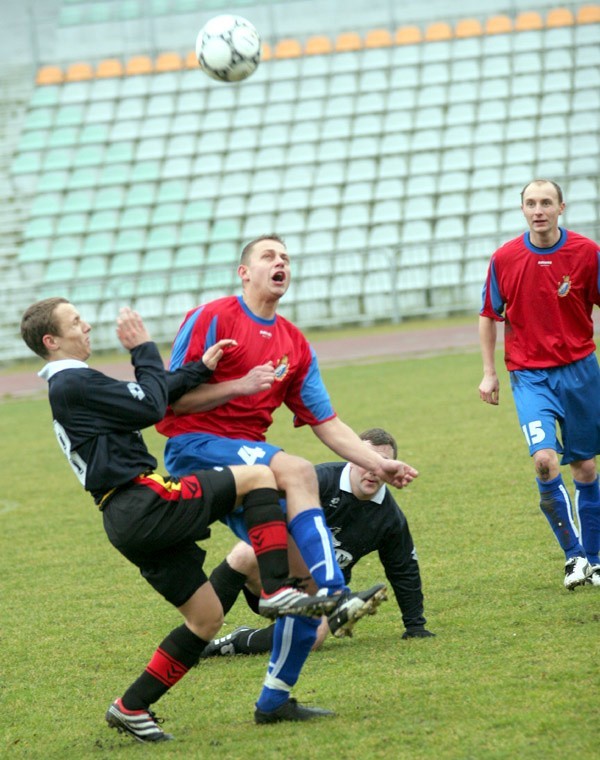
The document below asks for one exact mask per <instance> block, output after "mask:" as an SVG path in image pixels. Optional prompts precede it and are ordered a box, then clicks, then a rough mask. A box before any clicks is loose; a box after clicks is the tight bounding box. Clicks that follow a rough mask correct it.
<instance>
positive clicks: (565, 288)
mask: <svg viewBox="0 0 600 760" xmlns="http://www.w3.org/2000/svg"><path fill="white" fill-rule="evenodd" d="M570 290H571V278H570V277H569V275H568V274H566V275H565V276H564V277H563V280H562V282H561V283H560V284H559V286H558V297H559V298H564V297H565V296H566V295H568V294H569V292H570Z"/></svg>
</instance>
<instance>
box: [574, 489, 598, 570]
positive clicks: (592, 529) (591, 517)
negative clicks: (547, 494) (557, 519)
mask: <svg viewBox="0 0 600 760" xmlns="http://www.w3.org/2000/svg"><path fill="white" fill-rule="evenodd" d="M573 483H574V484H575V509H576V511H577V517H578V519H579V528H580V530H581V543H582V544H583V548H584V549H585V554H586V556H587V561H588V562H589V563H590V565H599V564H600V558H599V557H598V552H599V551H600V485H599V484H598V478H596V480H594V482H593V483H580V482H579V481H578V480H573Z"/></svg>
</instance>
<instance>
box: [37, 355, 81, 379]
mask: <svg viewBox="0 0 600 760" xmlns="http://www.w3.org/2000/svg"><path fill="white" fill-rule="evenodd" d="M87 367H88V365H87V364H86V363H85V362H82V361H79V359H57V360H56V361H54V362H48V364H46V366H45V367H42V369H41V370H40V371H39V372H38V377H41V378H42V380H46V381H48V380H50V378H51V377H53V376H54V375H56V373H57V372H62V371H63V369H87Z"/></svg>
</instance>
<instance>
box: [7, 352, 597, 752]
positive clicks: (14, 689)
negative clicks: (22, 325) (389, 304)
mask: <svg viewBox="0 0 600 760" xmlns="http://www.w3.org/2000/svg"><path fill="white" fill-rule="evenodd" d="M499 359H500V357H499ZM324 375H325V380H326V382H327V385H328V387H329V390H330V392H331V395H332V398H333V400H334V404H335V407H336V409H337V411H338V412H339V414H340V416H341V417H342V419H344V420H345V421H346V422H347V423H349V424H350V425H351V426H352V427H354V429H356V430H357V431H359V430H361V429H362V428H364V427H368V426H373V425H381V426H383V427H386V428H388V429H389V430H390V431H391V432H392V433H394V434H395V435H396V437H397V439H398V444H399V448H400V456H401V458H404V459H406V460H407V461H409V462H410V463H411V464H413V465H415V466H416V467H418V468H419V469H420V471H421V476H420V478H419V479H418V480H417V481H415V482H414V483H413V484H412V485H411V486H410V488H409V489H407V490H406V491H404V492H401V493H399V499H400V503H401V504H402V507H403V509H404V511H405V512H406V514H407V516H408V519H409V522H410V526H411V530H412V533H413V537H414V540H415V543H416V546H417V550H418V553H419V559H420V563H421V571H422V576H423V583H424V593H425V612H426V615H427V618H428V627H429V628H430V629H431V630H432V631H434V632H435V633H436V634H437V637H436V638H435V639H430V640H421V641H419V640H416V641H408V642H407V641H401V640H400V634H401V632H402V626H401V623H400V620H399V613H398V608H397V605H396V603H395V601H394V600H393V599H391V600H390V601H388V602H387V603H386V604H384V605H383V606H382V607H381V608H380V611H379V613H378V614H377V616H376V617H373V618H368V619H366V620H365V621H363V622H362V623H360V624H359V625H358V626H357V628H356V632H355V636H354V638H353V639H352V640H341V641H337V640H333V639H329V640H328V641H327V643H326V645H325V646H324V648H323V649H322V650H321V651H320V652H318V653H315V654H313V655H311V657H310V658H309V661H308V663H307V665H306V667H305V670H304V672H303V674H302V676H301V679H300V681H299V683H298V685H297V686H296V688H295V690H294V695H295V696H296V697H297V698H298V699H299V700H300V701H304V702H306V703H310V704H316V705H320V706H323V707H327V708H331V709H334V710H335V711H336V712H337V713H338V715H337V717H336V718H334V719H330V720H322V721H320V722H314V723H312V724H289V725H283V726H282V725H279V726H273V727H270V726H266V727H258V726H255V725H254V724H253V722H252V713H253V705H254V700H255V698H256V696H257V695H258V692H259V689H260V686H261V682H262V679H263V676H264V672H265V668H266V665H267V658H266V657H253V658H242V657H238V658H232V659H223V660H210V661H207V662H203V663H201V664H200V665H199V667H198V668H195V669H194V670H193V671H191V672H190V673H189V674H188V675H187V676H186V677H185V678H184V679H183V681H182V682H181V683H180V684H178V685H177V686H176V687H175V688H174V689H173V690H172V692H171V693H170V694H168V695H167V696H166V697H165V698H164V699H163V700H162V701H161V702H159V703H158V705H157V712H158V714H159V715H161V716H163V717H165V718H166V719H167V722H166V724H165V728H166V730H167V731H170V732H172V733H173V734H174V735H175V737H176V741H174V742H171V743H169V744H165V745H163V746H160V747H153V748H146V749H144V748H143V747H142V746H141V745H138V744H137V743H136V742H134V741H133V740H131V739H127V738H125V737H121V736H119V735H118V734H117V733H116V732H113V731H110V730H109V729H108V728H107V727H106V726H105V724H104V712H105V710H106V708H107V706H108V704H109V703H110V702H111V700H112V699H114V698H115V697H116V696H118V695H120V694H121V693H122V691H123V689H124V688H125V687H126V686H127V685H128V684H129V683H130V682H131V681H132V680H133V679H134V678H135V677H137V675H138V674H139V672H141V670H142V669H143V668H144V666H145V665H146V663H147V661H148V659H149V657H150V656H151V654H152V652H153V651H154V649H155V647H156V646H157V644H158V643H160V641H161V640H162V638H163V637H164V635H165V634H166V633H167V632H168V631H169V630H170V629H171V628H173V627H174V626H175V625H178V624H179V622H180V618H179V616H178V615H177V613H176V612H174V611H172V610H171V609H170V608H169V606H168V605H167V604H166V603H165V602H164V601H162V600H161V599H160V598H159V597H158V595H157V594H155V592H153V591H152V589H151V588H150V587H149V586H147V584H146V583H145V582H144V581H143V580H142V579H141V578H140V577H139V575H138V573H137V570H136V569H135V568H134V567H133V566H132V565H129V564H127V562H126V561H125V560H124V559H123V558H122V557H121V556H120V555H119V554H118V553H117V552H116V551H115V550H114V549H113V548H112V547H111V546H110V545H109V543H108V540H107V539H106V537H105V535H104V532H103V529H102V521H101V517H100V514H99V513H98V512H97V510H96V509H95V507H94V506H93V503H92V500H91V498H89V497H88V496H86V495H85V494H84V493H83V491H82V489H81V488H80V486H79V484H78V483H77V481H76V479H75V477H74V476H73V474H72V473H71V471H70V469H69V467H68V465H67V463H66V461H65V459H64V457H63V455H62V454H61V453H60V451H59V448H58V445H57V444H56V441H55V440H54V437H53V433H52V430H51V421H50V413H49V409H48V406H47V401H46V399H45V398H42V399H35V400H20V401H7V402H5V403H3V404H2V405H0V426H1V435H0V458H1V461H2V472H3V478H2V486H3V488H2V496H1V503H0V536H1V539H0V540H1V551H0V579H1V580H0V589H1V591H0V593H1V601H0V604H1V606H0V609H1V612H0V615H1V623H0V634H1V641H0V670H1V673H0V677H1V682H0V716H1V718H0V755H2V757H6V758H43V759H44V760H48V759H49V758H56V759H57V760H68V759H70V758H73V760H81V759H82V758H103V757H110V758H111V760H118V758H129V757H133V756H134V755H135V756H138V755H139V753H143V754H144V755H146V754H147V753H148V752H150V751H151V752H152V754H153V755H156V756H157V757H158V755H160V757H161V758H186V760H187V759H189V758H207V757H212V758H218V759H219V760H230V759H234V758H236V759H237V758H240V760H242V759H244V760H248V759H250V760H252V759H254V758H261V760H262V759H265V758H267V759H270V758H273V759H275V758H277V760H282V759H284V760H313V759H320V758H323V760H325V759H327V760H329V759H330V758H344V759H348V760H350V759H351V758H385V759H386V760H387V759H388V758H399V759H400V760H403V759H404V758H406V759H407V760H409V759H410V760H421V758H422V759H423V760H425V758H426V759H427V760H431V758H436V759H439V760H446V759H447V760H450V759H452V760H455V759H456V760H488V759H494V760H500V759H506V760H514V758H524V759H525V760H537V759H538V758H539V760H542V759H543V760H548V758H552V759H554V758H556V760H562V759H563V758H565V757H569V756H573V757H586V756H587V757H591V756H593V755H594V754H595V752H596V751H597V746H598V744H597V742H598V725H599V724H598V709H597V699H596V692H597V688H598V683H599V682H600V666H599V664H598V654H597V653H598V634H599V631H600V629H599V622H600V592H599V591H598V589H595V588H591V587H587V588H579V589H577V590H576V591H574V592H572V593H567V592H566V591H564V589H563V587H562V575H563V572H562V568H563V560H562V557H561V553H560V551H559V550H558V547H557V545H556V543H555V540H554V537H553V536H552V534H551V532H550V529H549V528H548V526H547V524H546V522H545V520H544V518H543V517H542V515H541V512H540V510H539V508H538V506H537V491H536V488H535V485H534V481H533V469H532V467H531V463H530V462H529V459H528V456H527V450H526V447H525V444H524V442H523V441H522V440H521V435H520V432H519V428H518V424H517V421H516V416H515V413H514V409H513V405H512V399H511V398H510V390H509V387H508V382H507V378H506V376H503V377H502V378H501V381H502V390H501V404H500V407H498V408H492V407H489V406H487V405H484V404H483V403H482V402H480V401H479V398H478V393H477V386H478V384H479V381H480V375H481V370H480V360H479V357H478V356H477V355H476V354H474V353H473V354H465V355H451V356H450V355H449V356H443V357H437V358H428V359H415V360H404V361H398V362H386V363H382V364H368V365H364V366H355V367H352V366H350V367H345V368H337V369H328V370H325V372H324ZM272 439H273V440H274V441H277V442H278V443H280V444H282V445H283V446H284V447H285V448H286V449H287V450H288V451H290V452H297V453H298V454H301V455H304V456H306V457H307V458H309V459H311V460H312V461H314V462H317V461H323V460H326V459H328V458H330V456H329V453H328V451H327V450H325V449H324V448H323V446H322V444H320V443H319V442H318V441H317V439H316V438H315V437H314V436H313V435H312V434H311V433H310V431H309V430H304V429H301V430H293V429H292V427H291V423H290V418H289V414H288V413H287V411H281V412H280V413H279V415H278V417H277V419H276V422H275V428H274V430H273V435H272ZM146 440H147V442H148V444H149V446H150V448H151V449H152V450H153V451H154V452H155V453H156V454H158V455H160V453H161V451H162V446H163V439H161V438H160V437H159V436H158V435H157V434H155V433H154V432H153V431H148V432H147V433H146ZM565 476H566V483H567V484H568V485H569V486H570V484H571V481H570V476H569V473H568V472H567V471H565ZM232 543H233V537H232V536H231V535H230V534H229V533H228V531H227V530H226V529H225V528H223V527H222V526H221V525H218V526H216V527H215V528H214V530H213V538H212V539H211V541H209V542H208V543H207V547H208V552H209V553H208V563H207V564H208V569H211V568H212V567H213V566H214V565H215V564H217V563H218V562H219V561H220V560H221V559H222V558H223V556H224V554H225V553H226V551H227V550H228V548H229V547H230V546H231V545H232ZM380 580H385V579H384V578H382V573H381V568H380V565H379V562H378V560H377V558H376V557H374V556H373V557H371V558H370V559H367V560H363V562H362V563H361V564H360V565H359V567H358V568H357V570H356V573H355V577H354V578H353V585H354V586H355V587H357V588H359V587H361V586H366V585H370V584H371V583H373V582H376V581H380ZM242 623H246V624H261V620H260V619H259V618H256V617H254V616H253V615H252V613H251V612H249V610H248V609H247V608H246V606H245V604H244V602H243V601H241V600H240V601H239V602H238V603H237V604H236V606H235V607H234V608H233V610H232V611H231V613H230V614H229V615H228V617H227V620H226V623H225V626H224V629H223V632H227V631H231V630H232V629H233V628H234V627H235V626H237V625H240V624H242Z"/></svg>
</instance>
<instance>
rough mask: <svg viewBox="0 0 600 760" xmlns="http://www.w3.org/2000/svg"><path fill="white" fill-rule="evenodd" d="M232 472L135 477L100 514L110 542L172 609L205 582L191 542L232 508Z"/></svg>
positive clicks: (198, 551)
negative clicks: (135, 566)
mask: <svg viewBox="0 0 600 760" xmlns="http://www.w3.org/2000/svg"><path fill="white" fill-rule="evenodd" d="M235 501H236V488H235V481H234V478H233V475H232V473H231V470H229V469H228V468H223V469H222V470H202V471H199V472H196V473H193V474H192V475H186V476H185V477H182V478H168V477H167V478H163V477H162V476H161V475H157V474H151V475H145V476H140V477H138V478H135V479H134V480H132V481H131V483H130V484H128V485H126V486H125V487H124V488H120V489H118V490H117V491H116V492H115V494H114V495H113V496H112V497H111V498H110V499H109V500H108V502H107V504H106V506H105V508H104V510H103V512H102V515H103V519H104V529H105V531H106V535H107V536H108V538H109V540H110V542H111V544H112V545H113V546H114V547H115V548H116V549H118V550H119V551H120V552H121V554H122V555H123V556H124V557H127V559H128V560H129V561H130V562H132V563H133V564H134V565H137V567H139V569H140V572H141V574H142V576H143V577H144V578H145V579H146V580H147V581H148V583H150V585H151V586H153V587H154V588H155V589H156V590H157V591H158V592H159V594H162V595H163V596H164V597H165V599H166V600H167V601H168V602H171V604H173V605H174V606H175V607H181V605H182V604H184V603H185V602H187V600H188V599H189V598H190V597H191V596H192V594H194V593H195V592H196V590H197V589H199V588H200V586H202V585H203V584H204V583H206V581H207V577H206V574H205V572H204V570H203V569H202V565H203V563H204V559H205V557H206V552H205V551H204V550H203V549H201V548H200V547H199V546H198V545H197V544H196V541H200V540H203V539H206V538H208V537H209V536H210V529H209V527H208V526H209V525H210V524H211V523H213V522H216V521H217V520H220V519H222V518H223V517H224V516H225V515H226V514H228V513H229V512H230V511H231V510H232V509H234V508H235Z"/></svg>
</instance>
